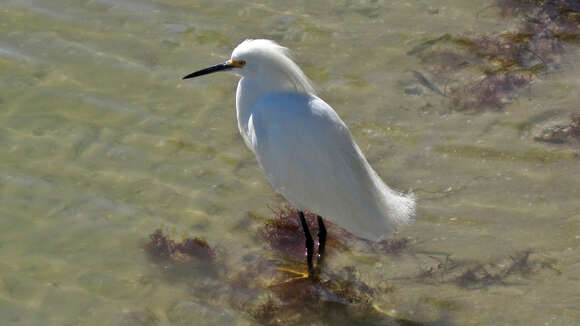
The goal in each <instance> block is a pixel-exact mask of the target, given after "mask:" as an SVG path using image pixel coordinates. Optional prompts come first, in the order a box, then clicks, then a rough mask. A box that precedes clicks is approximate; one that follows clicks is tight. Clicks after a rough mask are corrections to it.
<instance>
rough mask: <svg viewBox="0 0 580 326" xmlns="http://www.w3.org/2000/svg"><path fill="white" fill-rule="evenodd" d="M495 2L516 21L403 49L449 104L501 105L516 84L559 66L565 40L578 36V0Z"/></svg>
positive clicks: (464, 107)
mask: <svg viewBox="0 0 580 326" xmlns="http://www.w3.org/2000/svg"><path fill="white" fill-rule="evenodd" d="M494 7H496V8H499V10H500V13H501V15H502V16H503V17H506V18H511V19H517V20H519V21H521V23H520V25H519V26H518V27H517V28H516V29H514V30H512V31H508V32H504V33H499V34H493V35H468V34H464V35H448V34H446V35H443V36H440V37H437V38H434V39H431V40H427V41H425V42H423V43H421V44H419V45H417V46H416V47H414V48H413V49H411V50H410V51H409V52H407V54H408V55H414V56H417V57H418V58H419V59H420V60H421V62H422V63H423V64H424V65H425V67H426V69H427V70H428V72H429V76H430V78H426V77H425V76H424V75H423V74H421V73H418V72H413V73H414V76H415V78H416V79H417V80H418V81H419V83H420V84H422V85H424V86H425V87H427V88H428V89H431V90H432V91H434V92H435V93H438V94H440V95H443V96H445V97H447V98H448V100H449V103H450V106H451V108H452V109H453V110H456V111H464V112H478V111H481V110H485V109H494V110H498V109H502V108H503V107H504V106H505V105H506V104H508V103H510V102H511V100H512V99H513V98H514V97H515V96H516V93H517V91H518V90H520V89H523V88H525V87H527V86H529V85H530V84H531V83H532V82H533V81H534V80H535V79H537V78H539V77H540V76H542V75H544V74H546V73H548V72H550V71H552V70H554V69H558V65H559V61H560V59H561V55H563V54H564V53H565V51H566V49H567V48H568V45H569V44H578V41H579V40H580V4H579V2H578V1H577V0H547V1H545V0H495V1H494ZM429 79H431V80H433V81H434V83H433V82H431V81H430V80H429ZM435 84H439V85H443V86H444V87H442V89H443V90H442V91H439V89H441V87H437V86H435Z"/></svg>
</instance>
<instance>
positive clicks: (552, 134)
mask: <svg viewBox="0 0 580 326" xmlns="http://www.w3.org/2000/svg"><path fill="white" fill-rule="evenodd" d="M534 140H536V141H542V142H548V143H555V144H563V143H568V142H571V141H573V140H576V141H578V140H580V114H578V113H577V114H573V115H572V116H571V117H570V122H569V123H568V124H566V125H554V126H551V127H548V128H545V129H544V130H542V132H541V133H540V134H539V135H538V136H536V137H534Z"/></svg>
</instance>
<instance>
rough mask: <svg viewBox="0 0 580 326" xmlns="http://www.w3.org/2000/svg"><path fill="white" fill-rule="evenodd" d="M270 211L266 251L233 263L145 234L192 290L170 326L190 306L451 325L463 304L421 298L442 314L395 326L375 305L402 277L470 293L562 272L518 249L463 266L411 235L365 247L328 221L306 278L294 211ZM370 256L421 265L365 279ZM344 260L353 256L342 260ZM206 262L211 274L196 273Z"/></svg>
mask: <svg viewBox="0 0 580 326" xmlns="http://www.w3.org/2000/svg"><path fill="white" fill-rule="evenodd" d="M272 213H273V214H272V216H271V217H269V218H266V219H255V220H254V223H256V225H255V226H256V229H255V230H256V231H255V232H256V233H255V237H256V239H259V240H261V241H262V242H263V243H264V247H262V248H261V249H260V248H254V249H253V250H252V251H251V252H249V253H248V254H246V255H243V257H239V258H240V259H239V260H238V259H235V260H233V262H232V261H231V260H228V259H227V254H226V252H225V251H221V250H216V249H215V248H212V247H210V246H209V245H208V243H207V242H206V241H204V240H203V239H201V238H195V237H194V238H186V239H184V240H183V241H180V242H178V241H175V240H171V239H170V238H168V236H167V235H165V234H163V232H162V231H161V230H156V231H155V232H153V233H152V234H151V235H150V236H149V242H148V243H147V244H146V245H145V249H146V253H147V255H148V256H149V258H150V259H151V260H152V261H154V262H156V263H157V264H158V265H160V266H161V267H162V269H163V271H164V273H163V274H162V275H164V277H167V278H168V280H177V281H178V282H179V283H180V284H184V285H187V286H189V288H190V289H191V290H190V292H191V293H192V297H191V298H187V300H188V301H186V302H185V303H183V302H182V303H181V304H178V306H175V307H171V308H169V309H168V310H167V312H166V313H167V314H168V316H167V318H168V319H170V320H173V319H175V320H178V319H179V320H181V319H182V316H181V314H184V315H187V316H189V315H190V314H192V316H194V315H195V311H197V310H198V309H197V308H195V309H193V311H192V312H189V311H190V310H189V308H187V307H190V306H191V307H211V309H210V308H206V309H210V310H211V311H216V313H218V314H225V315H224V316H227V319H228V320H229V319H231V320H232V321H234V320H238V319H239V318H245V319H246V321H248V322H249V324H253V323H258V324H263V325H304V324H332V325H369V324H370V325H443V324H444V325H452V323H450V322H449V321H448V320H447V319H446V318H447V315H446V313H447V312H448V311H447V310H448V309H450V308H449V307H448V305H452V306H453V307H452V308H453V309H460V304H459V303H457V302H454V301H449V300H447V301H446V299H445V298H438V297H434V296H428V297H424V298H421V299H420V301H421V302H423V303H427V304H429V305H430V306H431V307H435V309H440V310H441V316H442V317H440V318H442V319H437V318H438V317H435V319H436V320H432V319H429V320H428V321H424V320H422V321H413V320H408V319H401V318H400V317H401V316H405V313H404V312H403V313H402V314H399V313H398V312H396V311H395V310H392V311H391V310H389V312H385V311H383V310H382V309H381V308H380V306H385V302H393V300H394V302H397V301H396V300H397V299H396V298H397V295H400V293H399V292H400V289H399V288H398V287H400V284H404V280H407V281H410V282H412V284H415V283H417V282H419V283H427V284H435V285H437V284H441V285H451V286H456V287H458V288H461V289H462V290H464V291H471V290H477V289H482V288H487V287H490V286H510V285H513V284H518V283H519V282H522V281H523V280H527V279H532V278H533V277H535V276H536V275H538V274H539V273H542V272H548V273H556V274H560V273H561V272H560V271H559V270H558V268H557V261H555V260H553V259H550V258H547V257H545V256H543V255H541V254H540V253H537V252H535V251H532V250H523V251H517V252H515V253H512V254H509V255H507V256H505V257H503V258H501V257H500V258H497V259H495V260H492V261H488V262H480V261H471V260H464V261H461V260H455V259H453V258H452V257H451V256H450V255H448V254H433V253H423V252H420V251H417V249H416V248H414V247H413V243H414V242H412V241H411V240H410V239H408V238H393V239H390V240H384V241H381V242H378V243H370V242H368V241H366V240H363V239H359V238H356V237H355V236H353V235H352V234H350V233H348V232H347V231H345V230H343V229H342V228H340V227H339V226H338V225H336V224H333V223H330V222H328V223H327V229H328V231H329V233H328V235H329V238H328V243H327V249H328V251H327V254H328V255H329V256H327V258H331V259H327V260H325V264H324V266H323V267H322V269H321V270H320V273H318V274H317V275H316V277H306V275H307V274H305V272H306V264H305V256H304V234H303V231H302V229H301V226H300V223H299V222H298V215H297V211H296V210H295V209H293V208H290V207H288V206H281V207H280V208H277V209H272ZM306 218H307V221H308V223H309V225H310V227H311V231H312V232H313V233H314V232H316V231H317V229H316V228H317V223H316V215H315V214H312V213H307V214H306ZM331 236H332V237H331ZM339 253H340V255H338V254H339ZM376 255H389V256H391V257H393V258H395V257H397V258H405V259H407V260H409V259H412V260H414V259H418V260H417V267H416V273H415V274H412V273H411V274H410V276H408V277H407V276H405V277H402V278H393V279H391V278H389V277H387V278H381V279H380V280H372V279H368V278H367V275H365V274H364V273H363V272H362V270H363V269H361V267H360V266H357V264H359V263H363V264H374V263H375V262H376V258H377V256H376ZM344 256H346V257H353V258H355V259H347V260H346V261H345V260H343V259H342V258H343V257H344ZM332 258H334V259H332ZM366 260H368V262H367V261H366ZM420 260H421V261H423V262H424V261H427V262H428V264H424V263H421V262H420ZM208 265H209V266H210V268H206V267H204V268H200V266H208ZM208 271H209V272H208ZM397 284H399V285H397ZM183 305H185V306H183ZM386 306H387V307H390V306H391V303H389V304H387V305H386ZM393 306H397V304H396V303H393ZM458 307H459V308H458ZM186 308H187V309H186ZM220 311H222V312H223V313H222V312H220ZM174 314H178V315H179V316H174ZM220 316H221V315H220ZM153 317H155V318H157V317H156V315H154V316H153ZM183 318H185V317H183ZM187 318H190V317H187ZM191 318H194V317H191ZM191 318H190V319H191ZM188 320H189V319H188ZM192 320H195V319H192Z"/></svg>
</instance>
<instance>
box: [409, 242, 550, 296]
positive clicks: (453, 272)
mask: <svg viewBox="0 0 580 326" xmlns="http://www.w3.org/2000/svg"><path fill="white" fill-rule="evenodd" d="M533 255H534V251H533V250H530V249H527V250H523V251H518V252H516V253H514V254H512V255H509V256H508V257H507V258H503V259H501V260H499V261H491V262H487V263H481V262H456V261H454V260H453V259H451V258H450V257H449V256H446V257H445V258H444V259H438V258H436V257H431V258H433V259H435V260H437V263H436V264H435V265H433V266H430V267H429V268H426V269H423V270H422V271H421V273H420V274H419V275H418V276H416V277H415V279H416V280H420V281H423V282H428V283H450V284H455V285H457V286H459V287H462V288H467V289H480V288H485V287H488V286H492V285H509V284H510V282H512V281H513V280H515V279H517V278H518V277H520V278H521V277H523V278H528V277H531V276H533V275H535V274H537V273H539V272H540V271H545V270H547V271H551V272H553V273H556V274H560V273H561V272H560V271H559V270H558V269H557V268H556V267H555V263H554V262H553V261H551V260H549V259H541V258H540V257H532V256H533Z"/></svg>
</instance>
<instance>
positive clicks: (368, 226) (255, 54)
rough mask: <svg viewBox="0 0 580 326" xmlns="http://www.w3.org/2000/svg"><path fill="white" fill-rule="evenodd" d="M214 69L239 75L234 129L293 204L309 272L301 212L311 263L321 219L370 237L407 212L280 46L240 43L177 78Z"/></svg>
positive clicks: (405, 218) (411, 207) (409, 206)
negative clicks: (311, 222)
mask: <svg viewBox="0 0 580 326" xmlns="http://www.w3.org/2000/svg"><path fill="white" fill-rule="evenodd" d="M221 70H231V71H232V72H234V73H236V74H237V75H239V76H241V79H240V81H239V82H238V89H237V92H236V110H237V118H238V128H239V130H240V134H241V135H242V138H243V139H244V141H245V143H246V145H247V146H248V147H249V148H250V150H252V152H254V154H255V156H256V159H257V160H258V163H259V165H260V167H261V169H262V171H263V172H264V174H265V175H266V177H267V179H268V181H269V182H270V183H271V184H272V186H273V187H274V188H275V189H276V190H277V191H278V192H279V193H281V194H282V195H283V196H284V197H285V198H286V199H287V200H288V201H289V202H290V203H291V204H292V205H294V206H295V207H296V208H297V209H298V211H299V216H300V220H301V223H302V227H303V229H304V232H305V236H306V249H307V263H308V267H309V271H312V268H313V265H312V254H313V240H312V236H311V235H310V232H309V230H308V226H307V224H306V221H305V219H304V214H303V213H302V211H303V210H306V209H307V210H310V211H312V212H314V213H316V214H317V215H318V223H319V234H318V236H319V249H318V264H320V263H321V260H322V257H323V253H324V244H325V240H326V228H325V227H324V223H323V221H322V217H321V216H324V217H325V218H326V219H328V220H331V221H333V222H335V223H337V224H338V225H340V226H342V227H343V228H345V229H347V230H348V231H350V232H351V233H353V234H354V235H356V236H359V237H362V238H365V239H368V240H373V241H377V240H380V239H382V238H383V237H387V236H389V235H391V234H392V233H393V232H394V231H395V230H396V228H397V227H398V226H400V225H404V224H406V223H408V222H409V221H410V220H411V219H412V218H413V217H414V214H415V201H414V197H413V195H412V194H402V193H399V192H397V191H395V190H393V189H391V188H389V187H388V186H387V185H386V184H385V183H384V182H383V181H382V180H381V178H380V177H379V176H378V175H377V173H376V172H375V171H374V170H373V168H372V167H371V166H370V165H369V163H368V162H367V160H366V158H365V157H364V155H363V153H362V152H361V150H360V149H359V147H358V146H357V144H356V143H355V142H354V140H353V139H352V136H351V134H350V132H349V130H348V128H347V126H346V125H345V123H344V122H343V121H342V120H341V119H340V117H339V116H338V114H336V112H335V111H334V110H333V109H332V107H330V105H328V104H327V103H326V102H324V101H323V100H322V99H320V98H319V97H317V96H316V94H315V92H314V89H313V87H312V85H311V83H310V81H309V80H308V78H307V77H306V76H305V75H304V73H303V72H302V70H300V68H299V67H298V66H297V65H296V64H295V63H294V62H293V61H292V60H291V59H290V58H289V55H288V49H287V48H285V47H282V46H280V45H278V44H276V43H275V42H273V41H269V40H263V39H255V40H246V41H244V42H242V43H241V44H240V45H238V46H237V47H236V48H235V49H234V51H233V53H232V56H231V59H230V60H228V61H226V62H224V63H221V64H218V65H215V66H213V67H209V68H206V69H203V70H199V71H197V72H194V73H192V74H189V75H187V76H185V77H183V79H187V78H192V77H197V76H201V75H205V74H209V73H213V72H216V71H221Z"/></svg>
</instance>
